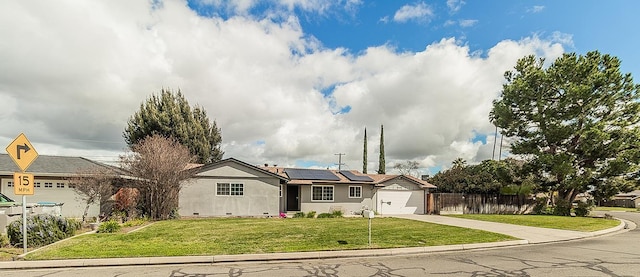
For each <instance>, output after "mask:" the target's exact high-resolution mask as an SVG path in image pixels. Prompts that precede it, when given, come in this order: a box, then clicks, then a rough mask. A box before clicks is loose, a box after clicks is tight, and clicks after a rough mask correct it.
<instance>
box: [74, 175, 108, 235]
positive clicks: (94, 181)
mask: <svg viewBox="0 0 640 277" xmlns="http://www.w3.org/2000/svg"><path fill="white" fill-rule="evenodd" d="M115 178H116V174H115V173H114V172H113V171H112V170H110V169H108V168H98V167H95V168H89V169H85V170H82V171H80V172H78V173H76V174H75V176H73V177H71V178H69V184H70V186H72V187H73V189H74V190H75V191H76V192H77V193H78V195H80V198H81V199H82V201H83V202H84V203H85V208H84V213H83V214H82V222H85V221H86V218H87V214H88V213H89V207H90V206H91V204H94V203H99V204H100V208H101V212H102V208H103V206H105V204H106V203H107V202H108V200H109V198H110V197H111V195H112V194H113V180H114V179H115Z"/></svg>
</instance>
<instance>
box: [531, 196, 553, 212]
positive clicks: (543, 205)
mask: <svg viewBox="0 0 640 277" xmlns="http://www.w3.org/2000/svg"><path fill="white" fill-rule="evenodd" d="M548 200H549V198H547V197H540V198H537V199H536V203H535V205H534V206H533V211H532V212H533V213H534V214H547V213H548V212H549V211H548V209H547V208H548V207H547V201H548Z"/></svg>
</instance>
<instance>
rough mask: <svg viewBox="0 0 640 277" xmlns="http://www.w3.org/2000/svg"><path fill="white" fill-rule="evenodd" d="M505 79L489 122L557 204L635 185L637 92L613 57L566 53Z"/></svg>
mask: <svg viewBox="0 0 640 277" xmlns="http://www.w3.org/2000/svg"><path fill="white" fill-rule="evenodd" d="M505 78H506V81H507V82H506V84H505V85H504V86H503V89H502V95H501V96H500V98H499V99H498V100H496V101H494V103H493V110H492V111H491V120H492V121H493V122H494V123H495V124H496V126H498V127H499V128H501V129H502V130H503V134H504V135H506V136H509V137H512V138H513V139H514V142H513V143H512V144H511V153H513V154H518V155H521V156H522V157H525V158H527V159H530V160H531V163H530V164H531V165H533V166H532V169H533V171H534V172H533V173H535V174H536V175H537V176H538V177H539V179H540V181H541V183H542V185H543V186H545V187H547V188H549V189H550V190H551V191H556V192H557V193H558V196H559V199H562V200H563V201H565V203H570V202H572V201H573V200H574V199H575V197H576V195H578V194H579V193H582V192H586V191H588V190H591V189H594V190H595V191H596V192H597V191H620V190H628V189H630V188H631V186H633V185H637V179H634V176H633V174H634V173H635V174H637V172H638V161H639V160H640V132H639V130H638V127H639V126H640V96H639V94H638V92H639V91H640V85H637V84H634V83H633V79H632V78H631V75H630V74H622V73H621V72H620V61H619V60H618V59H617V58H616V57H612V56H609V55H602V54H600V53H599V52H597V51H594V52H589V53H587V54H586V55H584V56H579V55H576V54H575V53H571V54H564V55H563V56H562V57H560V58H558V59H557V60H555V62H553V63H552V64H551V65H549V66H545V65H544V60H543V59H537V58H536V57H534V56H528V57H524V58H522V59H520V60H519V61H518V63H517V65H516V67H515V70H513V71H509V72H507V73H505ZM635 178H637V176H636V177H635ZM612 188H613V190H612Z"/></svg>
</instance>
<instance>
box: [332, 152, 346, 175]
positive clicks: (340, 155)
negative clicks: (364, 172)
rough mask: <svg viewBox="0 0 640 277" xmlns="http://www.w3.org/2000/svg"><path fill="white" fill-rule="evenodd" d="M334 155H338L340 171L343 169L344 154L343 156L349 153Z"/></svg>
mask: <svg viewBox="0 0 640 277" xmlns="http://www.w3.org/2000/svg"><path fill="white" fill-rule="evenodd" d="M334 155H336V156H338V171H340V170H342V165H343V163H342V156H343V155H347V154H344V153H338V154H334Z"/></svg>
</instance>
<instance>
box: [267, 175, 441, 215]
mask: <svg viewBox="0 0 640 277" xmlns="http://www.w3.org/2000/svg"><path fill="white" fill-rule="evenodd" d="M265 169H266V170H269V171H270V172H273V173H276V174H279V175H280V176H283V177H287V179H289V181H288V182H287V184H286V185H284V186H283V189H282V196H283V197H282V198H283V199H282V200H281V205H282V206H281V208H280V210H281V211H282V212H296V211H302V212H310V211H315V212H317V213H327V212H333V211H336V210H340V211H342V212H343V213H344V214H359V213H360V212H361V211H362V210H363V209H370V210H374V211H376V212H378V213H379V214H425V213H427V212H428V211H427V208H426V207H427V205H426V200H427V194H428V191H429V189H435V188H436V187H435V186H434V185H431V184H429V183H427V182H426V181H422V180H420V179H417V178H414V177H411V176H406V175H384V174H362V173H360V172H358V171H355V170H341V171H340V170H324V169H297V168H277V167H265Z"/></svg>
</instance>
